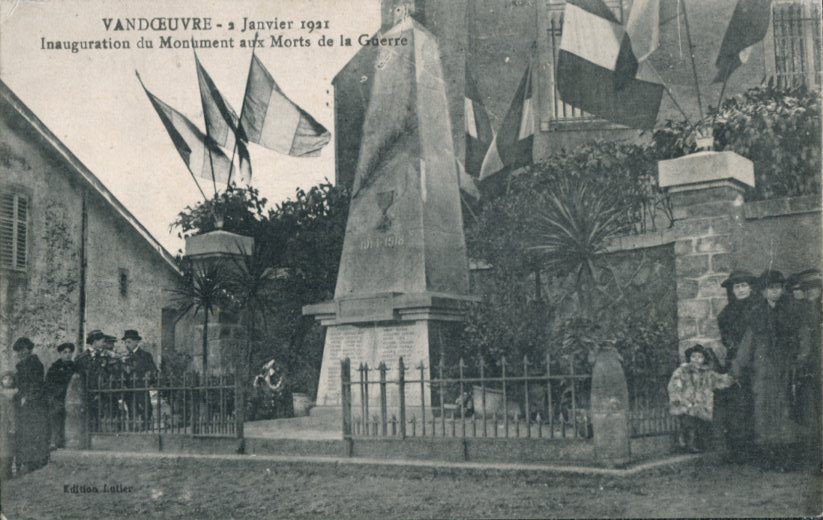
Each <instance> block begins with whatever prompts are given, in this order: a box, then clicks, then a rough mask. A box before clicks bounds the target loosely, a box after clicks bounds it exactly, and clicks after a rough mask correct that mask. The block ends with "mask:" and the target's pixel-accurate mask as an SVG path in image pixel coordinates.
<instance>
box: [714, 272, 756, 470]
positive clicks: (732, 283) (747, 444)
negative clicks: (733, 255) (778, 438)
mask: <svg viewBox="0 0 823 520" xmlns="http://www.w3.org/2000/svg"><path fill="white" fill-rule="evenodd" d="M756 282H757V277H756V276H755V275H754V274H752V273H750V272H749V271H745V270H734V271H732V272H731V274H730V275H729V277H728V278H726V279H725V280H723V282H722V283H721V284H720V285H721V286H722V287H723V288H724V289H726V295H727V298H728V304H727V305H726V306H725V307H724V308H723V310H722V311H720V314H718V316H717V324H718V328H719V329H720V339H721V341H722V342H723V346H724V347H725V348H726V357H725V362H724V364H723V367H721V369H720V372H721V373H726V372H727V371H728V369H729V367H731V365H732V363H733V362H734V359H735V358H736V357H737V349H738V347H739V346H740V342H741V341H742V339H743V335H744V334H745V332H746V330H747V329H748V328H749V324H750V320H751V314H752V310H753V309H754V307H755V306H756V304H757V302H758V301H760V297H759V295H758V294H757V292H756V291H755V285H756ZM738 383H739V384H736V385H734V386H732V387H730V388H726V389H723V390H718V391H717V392H716V395H715V410H716V415H717V423H718V424H719V425H720V427H721V428H722V431H723V440H724V442H725V447H726V450H727V453H728V455H729V456H730V457H732V458H736V459H737V458H740V459H745V458H746V457H748V456H749V455H750V453H751V447H752V445H753V443H754V422H753V419H752V414H753V411H754V400H753V398H752V392H751V382H750V381H749V380H748V379H745V378H744V379H743V380H741V381H739V382H738Z"/></svg>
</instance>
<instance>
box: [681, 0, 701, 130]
mask: <svg viewBox="0 0 823 520" xmlns="http://www.w3.org/2000/svg"><path fill="white" fill-rule="evenodd" d="M683 24H684V25H685V26H686V43H688V45H689V57H690V58H691V60H692V74H693V75H694V87H695V89H696V90H697V108H698V109H699V110H700V119H703V117H704V116H703V100H702V98H701V96H700V82H699V81H698V79H697V66H696V65H695V63H694V46H692V33H691V31H690V30H689V16H688V15H687V14H686V2H683Z"/></svg>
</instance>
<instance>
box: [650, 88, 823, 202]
mask: <svg viewBox="0 0 823 520" xmlns="http://www.w3.org/2000/svg"><path fill="white" fill-rule="evenodd" d="M696 126H697V127H711V128H712V129H713V131H714V137H715V143H714V147H715V149H716V150H719V151H722V150H731V151H734V152H737V153H739V154H740V155H742V156H743V157H747V158H748V159H751V160H752V162H754V174H755V187H754V189H753V190H749V192H748V193H747V194H746V198H747V199H748V200H761V199H772V198H777V197H792V196H802V195H812V194H819V193H820V164H821V163H820V95H819V94H818V93H815V92H812V91H809V90H807V89H806V88H805V87H795V88H789V89H780V88H777V87H776V86H775V85H774V82H773V81H771V80H770V81H769V82H768V83H766V84H764V85H761V86H759V87H755V88H752V89H750V90H748V91H746V92H744V93H742V94H740V95H737V96H734V97H731V98H728V99H726V100H725V101H723V103H722V104H721V106H720V109H719V110H716V109H715V110H712V111H710V113H709V115H707V116H706V117H705V118H703V119H702V120H700V121H698V122H696ZM695 149H696V146H695V139H694V133H693V132H692V129H691V127H689V125H688V124H687V123H686V122H685V121H679V122H674V121H667V122H665V123H664V124H663V125H662V126H661V127H660V128H658V129H657V130H656V131H655V132H654V135H653V139H652V147H651V150H650V151H651V152H652V155H653V156H654V157H657V158H660V159H669V158H674V157H680V156H683V155H686V154H689V153H692V152H694V151H695Z"/></svg>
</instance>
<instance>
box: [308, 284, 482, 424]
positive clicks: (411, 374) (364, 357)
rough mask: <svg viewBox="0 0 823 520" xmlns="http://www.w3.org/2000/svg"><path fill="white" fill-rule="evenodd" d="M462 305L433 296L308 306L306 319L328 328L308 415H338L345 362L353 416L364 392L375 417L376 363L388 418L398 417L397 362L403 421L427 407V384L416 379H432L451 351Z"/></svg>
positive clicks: (358, 410) (392, 296)
mask: <svg viewBox="0 0 823 520" xmlns="http://www.w3.org/2000/svg"><path fill="white" fill-rule="evenodd" d="M466 301H471V300H470V299H469V298H463V297H450V296H447V295H436V294H421V295H409V294H382V295H374V296H372V297H367V298H357V299H349V300H336V301H334V302H330V303H324V304H319V305H313V306H309V308H307V309H306V314H314V315H316V316H317V317H318V319H319V320H320V321H321V323H322V324H323V325H325V326H326V327H327V328H326V339H325V346H324V349H323V364H322V366H321V369H320V381H319V383H318V388H317V402H316V407H315V408H314V409H313V410H312V414H313V415H317V414H326V413H335V412H333V411H332V410H338V413H339V410H340V407H341V406H342V402H341V398H340V391H341V372H340V370H341V361H342V360H344V359H347V358H348V359H349V360H350V361H351V381H352V392H351V396H352V415H353V416H358V415H362V404H361V402H362V398H363V397H361V396H365V394H366V391H365V388H366V386H368V400H367V402H368V407H369V413H368V415H369V416H370V417H371V416H374V415H378V416H379V414H380V405H381V403H380V384H379V382H380V371H379V370H378V369H379V366H380V364H381V363H385V365H386V407H387V413H388V415H389V417H391V415H392V414H395V415H398V414H399V413H398V410H399V404H400V394H399V385H398V384H397V381H398V369H399V361H400V358H401V357H402V358H403V364H404V366H405V381H406V384H405V402H406V408H407V416H408V415H409V414H408V410H410V409H412V408H418V409H419V408H422V407H423V406H426V407H427V408H429V407H431V402H432V401H431V388H430V385H429V384H428V383H424V384H423V386H422V387H421V383H420V382H421V376H422V379H423V380H429V379H430V378H431V377H432V376H437V373H436V372H433V371H432V366H433V365H434V366H435V367H436V365H437V363H439V361H440V358H441V356H443V355H444V353H445V352H449V351H450V350H452V349H450V348H449V347H451V346H452V345H453V344H454V343H455V342H456V341H457V339H458V337H459V333H460V330H461V323H460V319H461V316H462V312H461V309H462V307H463V304H464V303H465V302H466ZM447 362H448V360H447ZM367 367H368V370H366V368H367ZM421 367H422V369H421ZM435 370H436V368H435ZM361 381H362V382H363V383H362V384H361ZM366 381H368V385H366V384H365V382H366ZM456 398H457V396H454V399H456Z"/></svg>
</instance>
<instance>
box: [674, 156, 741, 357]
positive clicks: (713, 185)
mask: <svg viewBox="0 0 823 520" xmlns="http://www.w3.org/2000/svg"><path fill="white" fill-rule="evenodd" d="M658 174H659V182H660V187H661V188H667V189H668V191H669V194H670V198H671V201H672V207H673V214H674V218H675V224H674V226H673V228H672V229H671V230H669V232H670V233H671V234H672V237H673V241H674V256H675V274H676V277H677V335H678V343H679V346H678V350H679V354H680V358H681V359H683V352H684V351H685V350H686V349H687V348H688V347H690V346H691V345H694V344H695V343H701V344H703V345H704V346H706V347H709V348H711V349H713V350H714V351H715V353H716V354H717V355H718V358H719V359H720V360H721V362H722V361H723V360H724V359H725V354H726V352H725V349H724V347H723V345H722V344H721V342H720V331H719V329H718V326H717V315H718V313H719V312H720V310H721V309H723V307H725V305H726V303H727V302H726V291H725V289H723V288H722V287H721V286H720V283H721V282H722V281H723V280H724V279H725V278H727V277H728V275H729V272H731V270H732V268H733V267H734V256H733V254H734V251H733V249H734V241H733V239H732V236H733V234H734V233H735V232H737V231H739V230H740V229H741V228H742V226H743V192H744V191H745V189H746V188H747V187H752V186H754V166H753V164H752V162H751V161H750V160H748V159H746V158H745V157H742V156H740V155H738V154H736V153H734V152H730V151H726V152H713V151H708V152H698V153H694V154H691V155H687V156H685V157H679V158H677V159H669V160H665V161H660V162H659V163H658Z"/></svg>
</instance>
